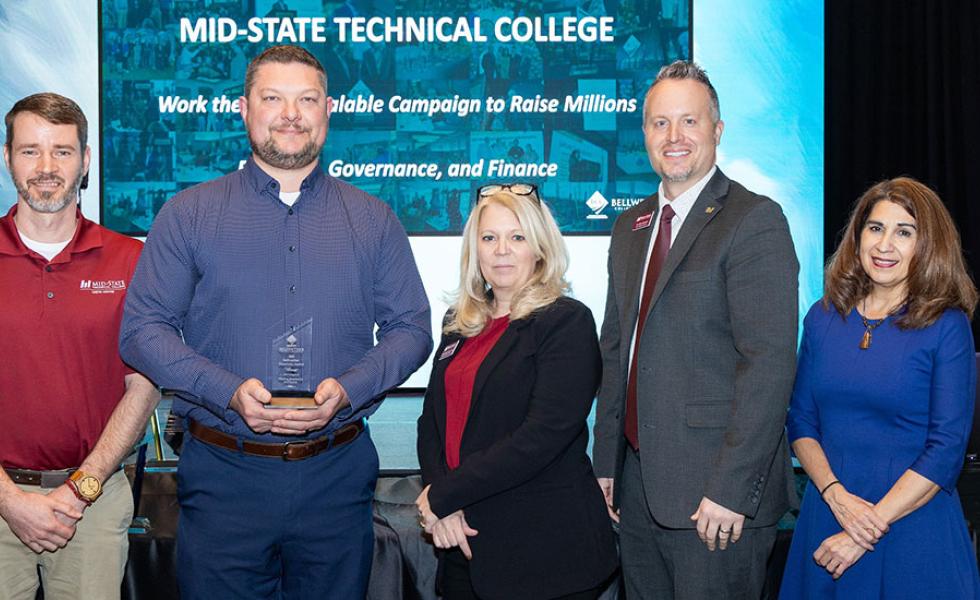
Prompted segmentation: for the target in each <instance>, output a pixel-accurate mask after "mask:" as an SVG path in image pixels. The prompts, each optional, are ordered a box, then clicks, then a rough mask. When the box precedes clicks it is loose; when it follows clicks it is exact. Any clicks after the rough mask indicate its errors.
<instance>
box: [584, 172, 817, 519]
mask: <svg viewBox="0 0 980 600" xmlns="http://www.w3.org/2000/svg"><path fill="white" fill-rule="evenodd" d="M658 208H659V206H658V198H657V195H656V194H655V195H653V196H651V197H649V198H647V199H646V200H644V201H643V202H641V203H640V204H638V205H636V206H634V207H633V208H631V209H629V210H628V211H626V212H624V213H623V214H622V215H621V216H620V217H619V218H618V219H617V220H616V223H615V225H614V227H613V234H612V241H611V244H610V247H609V290H608V296H607V299H606V314H605V319H604V321H603V324H602V334H601V337H600V346H601V348H602V359H603V376H602V387H601V388H600V391H599V401H598V406H597V413H596V425H595V450H594V454H595V459H594V464H595V472H596V475H597V476H598V477H618V476H619V474H620V473H621V469H622V464H623V456H624V452H626V451H627V449H626V448H627V447H626V445H625V444H626V442H625V438H624V436H623V416H624V412H625V402H626V383H627V370H628V368H629V351H630V342H631V339H632V336H633V330H634V328H635V325H636V319H637V312H638V309H639V297H640V280H641V271H642V270H643V266H644V261H645V258H646V251H647V248H648V243H649V241H650V233H651V231H652V230H653V227H648V228H645V229H640V230H636V231H634V230H633V228H634V224H635V222H636V219H637V218H638V217H640V216H642V215H647V214H650V213H651V212H656V211H657V210H658ZM656 218H657V215H654V219H656ZM798 273H799V264H798V263H797V260H796V252H795V250H794V248H793V241H792V239H791V238H790V234H789V227H788V226H787V223H786V218H785V217H784V216H783V213H782V210H781V209H780V207H779V205H778V204H776V203H775V202H773V201H772V200H770V199H768V198H766V197H764V196H759V195H757V194H753V193H752V192H750V191H748V190H746V189H745V188H744V187H742V186H741V185H739V184H738V183H736V182H734V181H731V180H729V179H728V178H727V177H725V175H724V174H723V173H722V172H721V170H718V171H717V172H716V173H715V175H714V176H713V177H712V178H711V180H710V181H709V182H708V184H707V186H706V187H705V188H704V191H702V192H701V195H700V196H699V197H698V199H697V200H696V201H695V203H694V206H693V208H692V209H691V212H690V213H689V214H688V216H687V218H686V219H685V221H684V224H683V226H682V227H681V229H680V231H679V232H678V234H677V236H676V238H675V240H674V243H673V245H672V246H671V249H670V252H669V253H668V255H667V260H666V263H665V264H664V267H663V270H662V272H661V274H660V278H659V280H658V281H657V287H656V288H655V290H654V293H653V298H652V300H651V303H650V312H649V316H648V317H647V321H646V325H645V326H644V330H643V335H642V336H641V339H640V340H638V344H637V351H638V352H639V355H638V366H637V368H638V372H637V377H638V379H637V413H638V421H639V442H640V463H641V467H642V476H643V483H644V487H645V489H646V493H647V498H648V503H649V506H650V511H651V513H652V514H653V516H654V518H655V519H656V520H657V522H658V523H660V524H661V525H663V526H665V527H671V528H693V527H694V522H693V521H691V520H690V518H689V517H690V515H691V514H692V513H694V511H695V510H696V509H697V507H698V504H699V503H700V501H701V498H702V497H703V496H706V497H708V498H710V499H711V500H713V501H714V502H717V503H718V504H721V505H722V506H724V507H726V508H728V509H730V510H734V511H736V512H739V513H742V514H744V515H746V517H747V519H746V522H745V527H762V526H767V525H772V524H773V523H775V522H776V521H778V520H779V518H780V517H781V516H782V515H783V513H785V511H786V510H787V508H789V506H790V505H791V503H795V502H796V495H795V493H794V490H793V484H792V469H791V465H790V459H789V450H788V447H787V444H786V436H785V429H784V424H785V421H786V407H787V405H788V403H789V397H790V393H791V391H792V386H793V376H794V374H795V371H796V342H797V320H798V315H797V311H798V306H797V304H798V302H797V287H798V285H797V276H798Z"/></svg>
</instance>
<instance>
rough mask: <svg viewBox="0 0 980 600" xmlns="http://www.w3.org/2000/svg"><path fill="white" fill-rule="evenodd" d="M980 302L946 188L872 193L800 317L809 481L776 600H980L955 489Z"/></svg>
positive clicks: (798, 403) (895, 183)
mask: <svg viewBox="0 0 980 600" xmlns="http://www.w3.org/2000/svg"><path fill="white" fill-rule="evenodd" d="M976 303H977V291H976V288H975V287H974V285H973V282H972V281H971V280H970V278H969V276H968V275H967V273H966V268H965V266H964V262H963V257H962V250H961V247H960V240H959V234H958V233H957V231H956V228H955V226H954V225H953V222H952V219H951V218H950V216H949V213H948V212H947V211H946V209H945V207H944V206H943V204H942V202H941V201H940V200H939V198H938V197H937V196H936V194H935V193H934V192H933V191H932V190H930V189H929V188H927V187H926V186H924V185H922V184H921V183H919V182H917V181H915V180H913V179H909V178H897V179H892V180H888V181H883V182H881V183H879V184H877V185H875V186H874V187H872V188H871V189H869V190H868V191H867V192H865V194H864V195H863V196H862V197H861V198H860V199H859V200H858V203H857V206H856V207H855V209H854V212H853V213H852V215H851V219H850V223H849V224H848V226H847V229H846V231H845V234H844V238H843V241H842V242H841V244H840V246H839V247H838V248H837V251H836V252H835V253H834V256H833V257H832V258H831V260H830V263H829V265H828V267H827V271H826V277H825V285H824V297H823V300H822V301H820V302H818V303H816V304H815V305H814V306H813V307H812V308H811V309H810V312H809V313H808V314H807V316H806V319H805V320H804V332H803V343H802V346H801V348H800V356H799V368H798V371H797V376H796V384H795V387H794V390H793V399H792V402H791V405H790V411H789V418H788V422H787V429H788V434H789V439H790V441H791V442H792V445H793V451H794V452H795V453H796V456H797V458H799V460H800V464H802V465H803V468H804V469H805V470H806V472H807V474H808V475H809V476H810V482H809V483H808V484H807V488H806V492H805V494H804V497H803V504H802V506H801V508H800V517H799V520H798V522H797V525H796V531H795V532H794V534H793V542H792V545H791V547H790V553H789V558H788V560H787V564H786V572H785V574H784V575H783V583H782V589H781V590H780V598H782V599H787V600H788V599H793V598H841V599H843V598H848V599H850V598H855V599H862V600H863V599H873V598H937V599H938V598H943V599H946V598H950V599H952V598H956V599H969V598H980V577H978V574H977V561H976V556H975V555H974V553H973V548H972V545H971V543H970V538H969V536H968V534H967V529H966V524H965V521H964V518H963V511H962V509H961V507H960V500H959V496H958V494H957V492H956V480H957V478H958V476H959V473H960V468H961V467H962V464H963V457H964V452H965V449H966V443H967V440H968V438H969V435H970V429H971V425H972V418H973V404H974V393H975V391H974V390H975V386H976V362H975V357H974V346H973V336H972V334H971V331H970V319H971V318H972V316H973V310H974V308H975V307H976Z"/></svg>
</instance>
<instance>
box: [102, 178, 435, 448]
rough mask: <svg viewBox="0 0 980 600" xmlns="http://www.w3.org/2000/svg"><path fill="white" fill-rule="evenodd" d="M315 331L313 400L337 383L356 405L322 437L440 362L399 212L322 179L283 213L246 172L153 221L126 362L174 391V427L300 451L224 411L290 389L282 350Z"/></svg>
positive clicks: (191, 192) (187, 193)
mask: <svg viewBox="0 0 980 600" xmlns="http://www.w3.org/2000/svg"><path fill="white" fill-rule="evenodd" d="M310 319H312V323H313V324H312V327H313V342H312V347H311V348H308V349H305V350H306V354H307V357H306V361H305V362H306V363H307V365H306V367H305V369H309V370H310V375H311V377H310V379H311V381H312V387H313V389H315V388H316V386H317V384H319V383H320V381H322V380H323V379H326V378H328V377H335V378H337V380H338V381H339V382H340V384H341V385H343V386H344V389H345V390H346V391H347V394H348V396H349V397H350V402H351V406H350V407H348V408H345V409H344V410H342V411H340V412H339V413H338V414H337V416H336V417H335V418H334V419H333V420H332V421H331V422H330V423H329V424H328V425H327V431H330V430H334V429H337V428H338V427H341V426H343V425H344V424H346V423H348V422H350V421H351V420H353V419H358V418H361V417H364V416H367V415H369V414H371V413H372V412H374V411H375V410H376V409H377V407H378V404H379V402H380V397H381V396H382V395H383V394H384V393H385V392H386V391H387V390H389V389H391V388H393V387H395V386H396V385H398V384H399V383H401V382H402V381H404V380H405V379H406V378H407V377H408V376H409V375H410V374H411V373H412V372H413V371H415V370H416V369H417V368H418V367H419V366H420V365H421V364H422V363H423V362H424V361H425V359H426V357H427V356H428V354H429V352H430V351H431V350H432V335H431V329H430V328H431V321H430V314H429V303H428V300H427V298H426V295H425V289H424V288H423V286H422V280H421V278H420V277H419V272H418V268H417V267H416V265H415V259H414V257H413V256H412V249H411V247H410V246H409V243H408V237H407V236H406V235H405V230H404V229H403V228H402V226H401V224H400V223H399V222H398V219H397V218H396V217H395V215H394V214H393V213H392V211H391V209H390V208H389V207H388V206H387V205H386V204H384V203H383V202H381V201H380V200H378V199H377V198H374V197H373V196H371V195H369V194H367V193H365V192H363V191H361V190H358V189H357V188H355V187H353V186H351V185H348V184H346V183H344V182H342V181H339V180H337V179H334V178H333V177H330V176H328V175H326V174H325V173H324V172H323V171H322V170H321V169H320V168H319V166H318V167H317V168H316V169H314V170H313V172H312V173H311V174H310V175H309V176H308V177H307V178H306V179H305V180H304V181H303V183H302V186H301V188H300V196H299V198H298V199H297V200H296V202H295V204H293V206H292V207H290V206H287V205H286V204H285V203H283V202H282V201H280V199H279V183H278V182H277V181H276V180H275V179H273V178H272V177H270V176H269V175H268V174H267V173H266V172H265V171H263V170H262V169H261V168H259V166H258V165H256V164H255V162H254V161H253V160H251V159H250V160H249V161H248V162H247V163H246V165H245V167H244V168H243V169H241V170H239V171H237V172H235V173H231V174H229V175H226V176H224V177H221V178H219V179H216V180H214V181H210V182H206V183H203V184H201V185H197V186H194V187H192V188H189V189H187V190H184V191H182V192H180V193H179V194H177V195H176V196H174V198H173V199H171V200H170V201H169V202H167V203H166V204H165V205H164V207H163V209H162V210H161V211H160V213H159V214H158V215H157V217H156V220H155V221H154V223H153V228H152V229H151V230H150V233H149V236H148V237H147V239H146V246H145V249H144V251H143V254H142V257H141V259H140V261H139V264H138V266H137V268H136V273H135V275H134V276H133V280H132V283H131V284H130V289H129V293H128V295H127V297H126V309H125V315H124V317H123V324H122V331H121V334H120V352H121V354H122V356H123V359H124V360H125V361H126V362H127V363H129V364H130V365H132V366H133V367H134V368H136V369H137V370H139V371H140V372H142V373H145V374H146V375H147V376H148V377H150V378H151V379H153V380H154V381H155V382H156V383H157V385H160V386H161V387H164V388H168V389H173V390H176V391H177V395H178V398H177V400H176V401H175V403H174V408H175V412H176V413H177V414H178V415H181V416H187V417H190V418H193V419H194V420H197V421H199V422H201V423H202V424H205V425H208V426H211V427H215V428H217V429H221V430H223V431H226V432H229V433H232V434H235V435H239V436H242V437H246V438H253V439H259V438H260V439H263V440H272V441H274V440H286V439H297V438H295V437H288V438H287V437H286V436H276V435H272V434H261V435H260V434H256V433H255V432H253V431H252V430H251V429H249V427H248V426H247V425H246V424H245V422H244V421H243V420H242V419H241V418H240V416H239V415H238V413H237V412H235V411H233V410H231V409H230V408H229V407H228V404H229V401H230V400H231V397H232V395H233V394H234V392H235V390H236V389H237V388H238V386H239V385H241V383H242V382H244V381H245V380H246V379H247V378H249V377H255V378H257V379H259V380H261V381H262V382H263V384H264V385H265V386H266V387H268V388H270V389H274V388H276V387H282V386H277V385H276V382H275V377H276V376H275V373H276V369H277V367H276V365H275V360H274V358H273V357H274V353H273V352H272V348H273V344H274V341H275V340H276V338H279V337H280V336H282V335H283V334H284V333H285V332H288V331H291V330H292V329H293V328H296V327H301V326H302V325H303V324H304V323H306V322H307V321H309V320H310ZM375 325H377V334H376V335H377V345H375V339H374V335H375V334H374V327H375ZM320 435H323V432H314V433H312V434H310V435H309V436H308V437H316V436H320Z"/></svg>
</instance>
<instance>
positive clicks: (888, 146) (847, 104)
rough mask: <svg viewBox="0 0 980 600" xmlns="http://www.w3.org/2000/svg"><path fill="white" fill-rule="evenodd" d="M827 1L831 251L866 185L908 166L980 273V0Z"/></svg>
mask: <svg viewBox="0 0 980 600" xmlns="http://www.w3.org/2000/svg"><path fill="white" fill-rule="evenodd" d="M825 8H826V23H825V28H826V33H825V44H826V46H825V48H826V50H825V58H826V65H825V68H826V114H825V122H826V137H825V142H826V148H825V156H826V168H825V198H824V218H825V227H824V249H825V255H826V256H829V255H830V254H831V252H833V250H834V248H835V247H836V245H837V242H838V241H839V239H840V237H839V236H840V232H841V229H842V228H843V227H844V225H845V224H846V223H847V217H848V215H849V212H850V209H851V206H852V205H853V203H854V201H855V200H856V199H857V198H858V197H859V196H860V195H861V193H862V192H863V191H864V190H865V189H867V188H868V187H870V186H871V185H872V184H873V183H875V182H876V181H879V180H881V179H886V178H890V177H896V176H898V175H909V176H911V177H915V178H916V179H918V180H920V181H922V182H923V183H925V184H926V185H928V186H930V187H931V188H933V189H934V190H936V192H937V193H938V194H939V197H940V198H942V199H943V201H944V202H945V203H946V206H947V207H948V208H949V211H950V213H951V214H952V215H953V219H954V221H955V222H956V224H957V226H958V227H959V230H960V235H961V236H962V238H963V249H964V252H965V255H966V259H967V264H968V266H969V268H970V270H971V274H972V275H973V277H974V281H977V276H978V274H980V200H978V199H977V197H976V194H977V191H976V187H977V186H978V185H980V2H976V1H975V0H962V1H961V0H949V1H947V0H826V4H825ZM974 178H977V181H975V180H974ZM978 323H980V318H978V319H975V320H974V323H973V332H974V333H973V335H974V340H975V341H976V340H977V339H978V338H980V327H978Z"/></svg>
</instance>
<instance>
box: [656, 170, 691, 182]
mask: <svg viewBox="0 0 980 600" xmlns="http://www.w3.org/2000/svg"><path fill="white" fill-rule="evenodd" d="M693 173H694V168H693V167H691V168H687V169H685V170H683V171H680V172H678V173H673V174H671V173H668V172H666V171H664V174H663V175H661V176H660V178H661V179H663V180H664V181H667V182H669V183H682V182H684V181H687V180H688V179H690V178H691V175H692V174H693Z"/></svg>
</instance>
